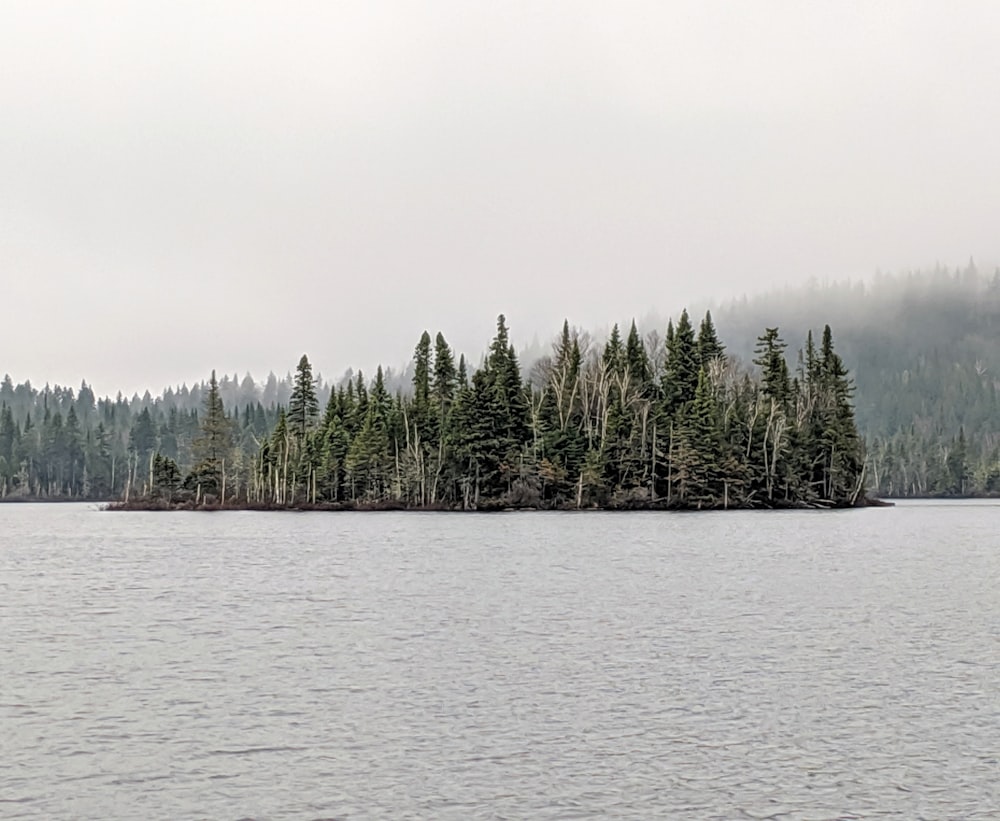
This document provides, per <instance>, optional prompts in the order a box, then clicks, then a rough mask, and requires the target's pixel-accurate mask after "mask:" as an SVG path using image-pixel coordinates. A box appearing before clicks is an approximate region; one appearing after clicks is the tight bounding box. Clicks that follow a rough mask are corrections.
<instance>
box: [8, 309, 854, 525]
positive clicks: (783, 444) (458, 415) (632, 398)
mask: <svg viewBox="0 0 1000 821" xmlns="http://www.w3.org/2000/svg"><path fill="white" fill-rule="evenodd" d="M786 347H787V345H786V343H785V341H784V340H783V338H782V337H781V335H780V334H779V332H778V329H777V328H767V329H766V330H765V331H764V333H763V334H761V335H760V336H759V337H758V339H757V345H756V348H755V354H756V355H755V358H754V360H753V364H752V366H749V367H744V366H743V365H741V364H740V363H739V362H738V361H737V360H736V359H734V358H731V357H729V356H727V354H726V351H725V347H724V345H723V343H722V342H721V341H720V339H719V336H718V334H717V333H716V330H715V326H714V323H713V321H712V317H711V315H710V314H706V315H705V316H704V318H703V319H701V321H700V323H699V324H698V325H697V328H696V327H695V324H694V323H693V322H692V321H691V319H690V317H689V316H688V314H687V312H686V311H685V312H683V313H682V314H681V315H680V317H679V319H678V321H677V324H676V326H675V325H674V323H673V322H670V323H668V326H667V329H666V332H665V334H664V336H663V337H662V338H661V337H659V336H658V335H652V336H650V337H649V338H647V339H643V338H642V337H641V336H640V334H639V332H638V331H637V329H636V326H635V323H632V325H631V327H630V328H629V330H628V332H627V334H622V333H621V332H620V330H619V329H618V328H617V327H615V328H614V330H613V331H612V333H611V336H610V338H609V339H608V340H607V342H606V343H605V344H604V345H603V346H601V345H597V344H594V343H593V341H592V340H591V339H590V337H589V336H588V335H586V334H582V333H580V332H578V331H577V330H575V329H572V328H571V327H570V326H569V324H568V322H567V323H564V325H563V328H562V331H561V333H560V334H559V335H558V336H557V338H556V341H555V343H554V345H553V348H552V351H551V353H550V355H548V356H547V357H545V358H543V359H542V360H540V361H538V362H536V363H535V364H534V366H533V367H532V368H531V369H530V373H529V374H527V378H526V375H525V374H524V372H523V370H522V368H521V364H520V362H519V359H518V356H517V353H516V349H515V346H514V344H513V343H512V341H511V339H510V336H509V332H508V328H507V324H506V319H505V317H503V316H502V315H501V316H500V317H498V319H497V325H496V332H495V335H494V337H493V339H492V342H491V343H490V345H489V348H488V351H487V354H486V356H485V358H484V359H483V361H482V363H481V365H480V366H479V367H477V368H474V369H470V368H469V366H468V364H467V363H466V360H465V358H464V356H461V355H458V356H457V357H456V354H455V352H454V351H453V350H452V349H451V348H450V346H449V345H448V343H447V341H446V339H445V337H444V335H443V334H441V333H437V334H436V336H435V337H434V338H433V340H432V337H431V335H430V333H428V332H424V333H423V334H422V335H421V336H420V338H419V340H418V342H417V344H416V346H415V349H414V353H413V365H412V368H411V369H410V373H411V379H410V383H411V384H410V386H409V389H408V390H406V391H403V390H401V389H400V390H396V391H395V393H392V392H390V390H389V388H388V386H387V382H386V375H385V373H384V372H383V370H382V369H381V368H378V369H377V370H376V373H375V375H374V378H372V379H371V380H370V381H369V380H366V379H365V377H364V375H363V374H361V373H358V374H357V375H356V376H355V377H354V378H352V379H347V380H345V381H344V382H342V383H341V384H340V385H338V386H337V387H336V388H335V389H329V390H327V391H326V394H327V395H326V401H325V404H324V405H322V407H321V401H320V392H319V385H318V380H317V379H316V378H314V376H313V371H312V365H311V363H310V361H309V359H308V357H307V356H305V355H303V356H302V358H301V359H300V361H299V363H298V365H297V367H296V370H295V373H294V375H292V376H291V377H290V379H289V380H287V384H286V385H284V386H281V385H277V386H269V385H268V386H265V387H264V389H263V396H262V397H257V393H256V387H255V386H253V385H252V382H248V381H247V380H244V383H241V384H240V385H239V387H234V384H233V383H235V380H233V381H232V382H230V383H229V384H228V385H226V388H227V389H228V390H229V391H230V392H236V394H237V396H240V391H242V398H243V399H244V403H243V405H242V406H240V404H239V403H238V402H237V403H234V405H233V407H232V409H231V410H229V409H227V408H226V405H225V401H224V399H223V385H224V382H220V381H219V380H218V379H217V378H216V375H215V373H214V372H213V374H212V376H211V379H210V380H209V382H208V384H207V385H203V386H198V389H197V390H194V391H187V390H186V389H185V390H182V391H180V392H173V391H170V392H165V394H164V395H163V397H160V398H159V399H157V400H151V399H150V398H148V397H146V398H144V399H143V400H133V401H132V402H126V401H125V400H123V399H122V398H121V397H119V398H118V399H116V400H114V401H111V400H96V399H95V398H94V397H93V394H92V392H91V391H90V389H89V388H88V387H87V386H86V385H83V386H81V389H80V391H79V392H78V393H75V394H74V392H73V391H71V390H67V389H60V388H56V389H45V390H43V391H40V392H39V391H36V390H34V389H33V388H31V387H30V386H28V385H19V386H14V385H13V384H12V383H11V381H10V380H9V378H8V379H7V380H5V381H4V382H3V383H2V384H0V408H2V418H0V492H2V493H3V494H5V495H7V494H15V495H25V496H32V497H37V498H106V497H109V496H122V497H123V498H124V499H125V501H126V503H128V502H130V501H133V500H142V503H143V504H148V503H162V504H165V505H171V504H177V503H183V504H195V505H198V504H202V503H209V504H243V505H252V506H263V507H270V506H278V507H287V506H306V505H318V506H322V505H326V506H334V507H366V508H372V507H385V506H399V507H432V508H448V509H465V510H468V509H497V508H507V507H518V508H524V507H539V508H559V509H570V508H590V507H610V508H660V507H662V508H693V509H708V508H728V507H774V506H790V505H813V506H846V505H851V504H854V503H855V502H857V500H858V499H859V498H860V497H861V495H862V492H863V489H864V466H863V461H864V460H863V447H862V442H861V439H860V437H859V435H858V433H857V430H856V427H855V424H854V415H853V410H852V406H851V385H850V381H849V379H848V377H847V371H846V369H845V368H844V366H843V363H842V360H841V359H840V357H839V356H838V354H837V353H836V352H835V351H834V346H833V338H832V334H831V331H830V329H829V327H828V326H827V327H826V328H825V329H824V331H823V333H822V338H821V341H820V342H818V343H814V341H813V339H812V337H811V336H809V337H808V338H807V341H806V352H807V353H806V357H805V359H803V360H802V361H801V362H800V363H799V366H798V367H797V368H793V369H790V367H789V364H788V361H787V359H786V356H785V349H786ZM272 387H273V388H274V389H275V390H273V391H272V393H273V394H275V395H278V396H280V395H282V394H283V393H284V392H285V390H286V389H287V397H288V398H287V403H286V402H279V401H277V399H275V400H274V401H272V402H270V403H269V404H268V405H266V406H265V404H264V401H263V397H266V396H267V395H268V391H269V390H271V389H272ZM195 402H197V403H198V404H199V405H200V407H197V406H194V403H195ZM32 414H34V416H33V415H32ZM81 419H82V420H83V422H82V423H81Z"/></svg>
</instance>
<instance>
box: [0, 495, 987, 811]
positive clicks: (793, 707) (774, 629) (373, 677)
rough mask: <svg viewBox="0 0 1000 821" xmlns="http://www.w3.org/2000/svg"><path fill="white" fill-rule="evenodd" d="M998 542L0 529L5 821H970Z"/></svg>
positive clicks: (682, 520) (846, 536) (910, 536)
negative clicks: (385, 820)
mask: <svg viewBox="0 0 1000 821" xmlns="http://www.w3.org/2000/svg"><path fill="white" fill-rule="evenodd" d="M998 523H1000V506H996V505H991V504H986V503H956V504H946V505H937V504H930V503H911V504H901V505H899V506H898V507H896V508H893V509H881V510H858V511H845V512H782V513H710V514H657V513H634V514H621V513H618V514H615V513H586V514H565V513H563V514H558V513H552V514H549V513H515V514H494V515H475V514H471V515H463V514H421V513H377V514H376V513H361V514H350V513H339V514H336V513H335V514H295V513H235V512H234V513H215V514H212V513H207V514H206V513H200V514H199V513H175V514H156V513H105V512H99V511H97V510H96V509H95V508H94V507H93V506H85V505H0V817H3V818H5V819H11V818H94V819H97V818H101V819H110V818H143V819H176V818H211V819H243V818H254V819H279V818H295V819H319V818H323V819H330V818H338V819H341V818H342V819H360V818H375V819H383V818H428V819H452V818H453V819H475V818H531V819H539V818H567V819H569V818H608V817H614V818H637V819H640V818H641V819H652V818H671V819H673V818H691V819H706V818H725V819H735V818H757V819H761V818H774V819H799V818H803V819H805V818H810V819H820V818H883V817H885V818H890V817H891V818H905V819H917V818H928V819H941V818H997V817H1000V536H998V532H1000V529H998Z"/></svg>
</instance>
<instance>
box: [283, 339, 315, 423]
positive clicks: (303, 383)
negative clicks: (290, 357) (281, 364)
mask: <svg viewBox="0 0 1000 821" xmlns="http://www.w3.org/2000/svg"><path fill="white" fill-rule="evenodd" d="M318 416H319V401H318V399H317V398H316V381H315V380H314V379H313V375H312V365H310V364H309V357H307V356H306V355H305V354H302V358H301V359H300V360H299V364H298V367H297V368H296V369H295V380H294V382H293V387H292V396H291V399H290V400H289V402H288V414H287V422H288V430H289V431H290V432H291V434H292V436H293V437H294V438H295V439H296V441H298V442H299V443H302V442H304V440H305V438H306V434H307V433H308V432H309V431H310V430H311V429H312V427H313V425H314V424H315V422H316V419H317V417H318Z"/></svg>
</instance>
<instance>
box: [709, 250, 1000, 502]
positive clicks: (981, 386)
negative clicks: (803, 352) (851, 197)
mask: <svg viewBox="0 0 1000 821" xmlns="http://www.w3.org/2000/svg"><path fill="white" fill-rule="evenodd" d="M713 314H714V315H715V317H716V319H717V324H718V327H719V329H720V333H723V334H724V335H725V336H726V339H727V340H729V343H730V352H731V353H732V354H733V355H735V356H741V357H749V356H752V350H753V347H754V344H755V338H756V334H757V333H758V331H757V328H760V327H764V326H771V325H778V326H780V327H781V329H782V332H783V333H784V334H785V335H786V336H787V338H789V339H796V338H801V337H802V336H804V334H805V333H806V331H807V330H808V329H809V328H811V327H816V326H817V325H818V324H819V323H820V322H829V323H830V324H831V325H832V326H833V327H835V328H836V329H837V349H838V352H839V353H840V354H841V356H842V357H843V359H844V362H845V364H846V365H847V367H848V368H849V370H850V371H851V378H852V380H853V381H854V383H855V387H856V390H855V394H854V398H855V414H856V417H857V423H858V429H859V431H860V432H861V434H862V436H863V437H864V439H865V441H866V453H867V459H868V474H867V483H868V486H869V488H870V489H871V490H872V491H874V492H876V493H878V494H879V495H882V496H966V495H993V494H998V493H1000V390H998V389H1000V272H989V273H982V272H980V271H979V270H977V268H976V266H975V265H974V264H973V263H971V262H970V263H969V264H968V265H966V266H964V267H962V268H956V269H947V268H943V267H939V268H935V269H933V270H930V271H923V272H920V271H917V272H913V273H909V274H903V275H899V276H877V277H875V278H874V280H873V281H871V282H868V283H862V282H857V283H853V284H850V283H849V284H844V283H840V284H828V285H818V284H814V285H811V286H808V287H806V288H799V289H789V290H786V291H784V292H781V293H774V294H766V295H763V296H760V297H757V298H754V299H744V300H740V301H738V302H734V303H731V304H729V305H726V306H722V307H720V308H717V309H716V310H715V311H714V312H713Z"/></svg>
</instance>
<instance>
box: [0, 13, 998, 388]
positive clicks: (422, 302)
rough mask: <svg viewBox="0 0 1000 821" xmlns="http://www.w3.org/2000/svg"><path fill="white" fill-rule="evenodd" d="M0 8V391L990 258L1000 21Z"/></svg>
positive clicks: (276, 358)
mask: <svg viewBox="0 0 1000 821" xmlns="http://www.w3.org/2000/svg"><path fill="white" fill-rule="evenodd" d="M3 9H4V14H3V25H2V26H0V111H2V112H3V115H2V117H0V278H2V282H0V285H2V288H0V296H2V303H0V304H2V306H3V310H2V313H0V316H2V323H3V324H2V326H0V327H2V328H3V331H4V333H3V345H2V348H0V374H2V373H4V372H9V373H10V374H11V375H12V376H13V377H14V379H15V381H19V380H24V379H28V378H30V379H31V380H32V381H33V382H35V383H36V384H40V383H44V382H46V381H49V382H59V383H62V384H74V385H75V384H78V383H79V382H80V380H81V379H84V378H86V379H87V380H88V381H90V382H91V383H92V384H93V385H94V387H95V390H96V391H97V392H98V393H114V392H116V391H118V390H122V391H124V392H126V393H131V392H133V391H138V392H140V393H141V392H142V391H143V390H145V389H146V388H150V389H151V390H154V391H156V390H158V389H159V388H161V387H163V386H164V385H168V384H179V383H181V382H185V381H186V382H188V383H189V384H190V383H191V382H193V381H196V380H200V379H202V378H204V377H205V376H206V375H207V373H208V372H209V371H210V370H211V369H212V368H217V369H219V371H220V372H223V371H224V372H228V373H233V372H234V371H236V372H240V373H243V372H244V371H246V370H250V371H251V372H252V373H253V374H254V375H255V376H257V377H258V378H262V377H263V376H265V375H266V374H267V372H268V371H269V370H274V371H276V372H278V373H284V372H285V371H287V370H289V369H291V368H293V367H294V365H295V363H296V362H297V361H298V357H299V355H300V354H301V353H302V352H303V351H305V352H307V353H308V354H309V355H310V358H311V359H312V360H313V362H314V364H315V365H316V367H317V368H318V369H319V370H321V371H322V372H323V373H324V375H326V376H328V377H334V376H336V375H338V374H339V373H340V372H342V371H343V370H344V369H346V368H347V367H348V366H354V367H362V368H364V369H365V370H366V371H368V372H370V371H371V369H372V368H373V367H374V365H375V364H376V363H378V362H385V363H387V364H389V365H393V366H398V365H400V364H401V363H402V362H404V361H405V360H406V359H407V358H408V356H409V354H410V352H411V351H412V349H413V346H414V344H415V343H416V341H417V339H418V337H419V335H420V332H421V331H422V330H423V329H425V328H427V329H429V330H431V331H432V332H433V331H436V330H441V331H443V332H444V333H445V335H446V337H447V338H448V340H449V341H450V342H452V343H453V344H454V345H455V346H456V347H457V348H458V349H459V350H464V351H466V352H468V353H470V354H472V355H473V356H474V357H475V356H476V355H478V352H479V351H481V350H482V349H483V348H484V347H485V345H486V344H487V343H488V341H489V338H490V336H491V334H492V331H493V325H494V320H495V317H496V315H497V313H499V312H501V311H502V312H504V313H505V314H506V315H507V317H508V320H509V323H510V325H511V331H512V337H513V339H514V341H515V342H516V343H518V344H519V345H523V344H527V343H529V342H530V341H531V338H532V337H533V336H534V335H536V334H538V335H539V336H541V337H542V338H543V339H544V338H547V337H548V336H549V335H551V334H552V333H554V332H555V331H556V329H557V328H558V326H559V325H560V324H561V322H562V319H563V317H568V318H569V319H570V320H571V322H573V323H575V324H577V325H579V326H582V327H606V326H607V325H608V324H609V323H610V322H612V321H621V320H624V319H627V318H628V317H631V316H633V315H634V316H644V315H649V314H650V313H651V312H656V313H658V314H662V315H668V314H672V313H676V312H677V311H679V310H680V308H681V307H683V306H684V305H688V304H697V303H703V302H705V301H706V300H723V299H726V298H728V297H732V296H736V295H738V294H741V293H744V292H755V291H762V290H771V289H774V288H776V287H781V286H783V285H785V284H794V283H798V282H804V281H806V280H809V279H819V280H830V279H842V278H848V277H850V278H854V279H858V278H864V277H868V276H871V275H872V274H874V273H875V271H876V270H879V269H881V270H885V271H893V270H903V269H909V268H915V267H920V266H928V265H933V264H934V263H935V262H937V261H941V262H944V263H945V264H948V265H956V264H961V263H963V262H964V261H965V260H967V259H969V257H976V258H977V259H979V258H988V259H995V258H997V257H998V256H1000V254H998V253H997V233H996V215H997V214H998V213H1000V207H998V206H1000V202H998V199H1000V154H998V152H997V151H996V149H995V140H996V137H995V135H996V134H997V133H998V127H1000V95H998V94H997V93H996V89H995V83H996V77H998V76H1000V50H998V49H997V48H996V41H997V37H998V35H1000V6H997V5H996V4H995V3H987V2H983V3H975V2H967V3H963V4H960V5H958V6H955V5H954V4H948V5H945V4H944V3H921V4H913V3H909V2H882V3H868V4H845V3H810V4H791V3H778V2H757V3H753V4H732V3H712V2H704V1H703V0H701V1H699V2H671V3H660V2H640V3H616V4H609V3H598V2H584V1H582V0H581V1H580V2H573V3H569V2H565V3H544V2H532V3H520V2H509V3H490V4H487V3H477V2H469V1H468V0H463V1H462V2H435V3H430V4H413V3H379V2H359V3H305V2H302V3H297V4H293V5H292V6H289V5H288V4H280V5H279V4H278V3H267V2H261V3H246V2H215V3H210V2H204V3H178V2H170V3H166V2H163V3H158V2H145V3H133V2H113V1H111V0H109V1H108V2H91V3H86V4H81V3H71V2H66V3H56V2H52V3H44V4H40V3H29V2H17V0H13V1H12V2H6V3H4V6H3Z"/></svg>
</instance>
